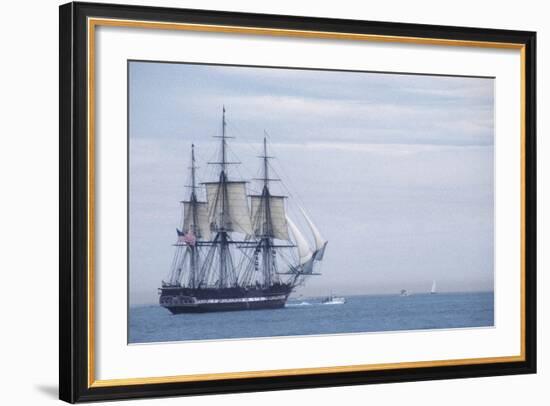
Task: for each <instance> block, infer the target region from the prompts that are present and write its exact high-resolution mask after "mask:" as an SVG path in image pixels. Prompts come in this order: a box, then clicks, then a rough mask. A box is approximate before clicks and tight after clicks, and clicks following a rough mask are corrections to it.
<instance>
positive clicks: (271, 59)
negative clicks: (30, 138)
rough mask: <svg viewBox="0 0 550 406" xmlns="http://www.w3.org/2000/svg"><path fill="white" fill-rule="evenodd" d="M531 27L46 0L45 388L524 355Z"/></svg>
mask: <svg viewBox="0 0 550 406" xmlns="http://www.w3.org/2000/svg"><path fill="white" fill-rule="evenodd" d="M535 39H536V36H535V33H533V32H525V31H508V30H495V29H480V28H460V27H444V26H427V25H415V24H398V23H385V22H372V21H354V20H335V19H319V18H306V17H290V16H278V15H258V14H246V13H231V12H217V11H204V10H183V9H167V8H156V7H141V6H122V5H105V4H93V3H69V4H66V5H63V6H61V7H60V235H61V242H60V398H61V399H63V400H65V401H68V402H79V401H93V400H109V399H121V398H137V397H153V396H175V395H192V394H207V393H230V392H242V391H260V390H273V389H291V388H307V387H322V386H333V385H354V384H368V383H377V382H399V381H412V380H426V379H444V378H461V377H476V376H488V375H504V374H520V373H534V372H535V371H536V341H535V340H536V306H535V304H536V289H535V288H536V262H535V260H536V255H535V246H536V226H535V224H536V221H535V218H536V190H535V184H536V182H535V180H536V165H535Z"/></svg>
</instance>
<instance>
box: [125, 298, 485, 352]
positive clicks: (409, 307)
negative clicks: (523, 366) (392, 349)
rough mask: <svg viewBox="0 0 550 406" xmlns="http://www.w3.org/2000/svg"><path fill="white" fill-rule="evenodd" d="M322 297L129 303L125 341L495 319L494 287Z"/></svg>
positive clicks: (386, 328) (477, 322)
mask: <svg viewBox="0 0 550 406" xmlns="http://www.w3.org/2000/svg"><path fill="white" fill-rule="evenodd" d="M321 301H322V298H311V299H303V300H289V301H288V303H287V305H286V307H285V308H283V309H275V310H254V311H236V312H222V313H198V314H179V315H172V314H170V312H168V310H166V309H164V308H162V307H160V306H159V305H144V306H135V307H131V308H130V311H129V332H128V341H129V343H151V342H166V341H184V340H222V339H232V338H253V337H277V336H293V335H311V334H315V335H317V334H345V333H361V332H378V331H399V330H420V329H442V328H445V329H449V328H465V327H483V326H493V325H494V295H493V292H478V293H438V294H435V295H430V294H412V295H410V296H399V295H366V296H347V297H346V303H344V304H323V303H321Z"/></svg>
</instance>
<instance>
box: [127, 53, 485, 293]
mask: <svg viewBox="0 0 550 406" xmlns="http://www.w3.org/2000/svg"><path fill="white" fill-rule="evenodd" d="M129 64H130V65H129V100H128V102H129V169H130V173H129V207H130V210H129V226H130V227H129V230H130V232H129V259H130V261H129V275H130V279H129V284H130V285H129V290H130V304H141V303H155V302H156V301H157V300H158V295H157V288H158V287H159V286H160V283H161V280H162V279H166V277H167V275H168V273H169V271H170V265H171V261H172V257H173V254H174V247H173V246H172V244H173V243H174V241H175V238H176V232H175V228H176V227H177V226H178V224H179V223H180V216H181V207H180V205H179V201H181V200H184V199H186V198H187V197H188V194H189V190H188V189H186V188H185V185H186V184H188V183H187V181H188V167H189V165H190V147H191V144H192V143H194V144H195V146H196V153H197V157H198V165H199V166H200V168H199V179H200V180H201V181H208V180H213V179H214V178H215V174H216V168H215V167H214V166H213V165H208V164H207V162H208V161H212V160H215V158H216V153H217V146H218V145H217V143H218V140H216V139H215V138H213V136H216V135H219V134H220V131H221V114H222V106H225V108H226V120H227V135H229V136H233V137H235V138H234V139H231V140H230V144H229V145H230V157H231V159H232V160H238V161H240V162H242V165H239V166H238V167H235V168H232V169H231V172H230V176H231V178H233V179H247V180H248V179H250V178H253V177H255V176H256V175H258V174H259V170H260V161H259V160H258V158H257V155H259V154H260V152H261V142H262V138H263V135H264V132H266V133H267V134H268V142H269V149H270V155H274V156H275V157H276V158H275V159H273V160H272V170H274V171H275V173H277V175H278V176H280V177H281V178H282V179H283V182H282V184H281V185H278V186H277V185H274V186H273V188H274V191H275V192H281V193H285V194H287V195H289V196H290V199H288V200H289V202H298V203H299V204H301V205H302V206H303V207H305V209H306V210H307V211H308V213H309V215H310V217H311V218H312V219H313V220H314V222H315V223H316V225H317V226H318V228H319V229H320V231H321V232H322V234H323V235H324V236H325V238H326V239H327V240H328V241H329V243H328V247H327V251H326V255H325V258H324V261H323V264H322V268H321V273H322V275H321V276H316V277H311V278H309V279H308V281H307V282H306V284H305V286H303V287H300V288H299V289H298V291H297V292H296V295H304V296H306V297H307V296H322V295H327V294H329V293H331V292H332V293H335V294H343V295H351V294H387V293H397V292H399V291H400V290H401V289H407V290H409V291H411V292H417V293H421V292H427V291H429V289H430V288H431V284H432V281H433V280H436V281H437V286H438V290H439V291H441V292H444V291H449V292H453V291H490V290H493V281H494V272H493V265H494V263H493V249H494V245H493V239H494V210H493V204H494V168H493V164H494V121H493V118H494V109H493V105H494V79H492V78H465V77H445V76H433V75H408V74H388V73H377V72H342V71H320V70H300V69H280V68H279V69H277V68H259V67H235V66H213V65H193V64H184V63H181V64H180V63H158V62H138V61H134V62H129ZM255 188H256V189H257V186H256V185H255V184H254V183H251V184H250V189H251V190H256V189H255ZM277 188H279V190H277ZM289 215H290V216H291V217H292V218H293V220H294V221H296V222H298V224H299V225H300V226H301V228H302V230H303V231H304V233H306V234H307V228H306V227H305V226H304V224H305V223H304V222H303V220H302V219H301V218H300V217H301V216H300V214H299V212H298V211H297V209H296V207H295V206H293V204H292V203H291V204H290V205H289ZM311 241H313V240H312V239H311Z"/></svg>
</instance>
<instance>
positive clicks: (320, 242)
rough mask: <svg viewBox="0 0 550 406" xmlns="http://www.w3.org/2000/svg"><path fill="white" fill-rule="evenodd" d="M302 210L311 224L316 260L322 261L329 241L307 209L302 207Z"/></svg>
mask: <svg viewBox="0 0 550 406" xmlns="http://www.w3.org/2000/svg"><path fill="white" fill-rule="evenodd" d="M300 211H301V212H302V214H303V216H304V218H305V219H306V222H307V225H308V226H309V228H310V230H311V233H312V234H313V238H314V240H315V260H316V261H321V260H322V259H323V256H324V255H325V249H326V247H327V243H328V241H327V240H325V239H324V238H323V236H322V235H321V233H320V231H319V230H318V229H317V227H316V226H315V224H314V223H313V221H311V219H310V218H309V216H308V215H307V213H306V211H305V210H304V209H303V208H301V207H300Z"/></svg>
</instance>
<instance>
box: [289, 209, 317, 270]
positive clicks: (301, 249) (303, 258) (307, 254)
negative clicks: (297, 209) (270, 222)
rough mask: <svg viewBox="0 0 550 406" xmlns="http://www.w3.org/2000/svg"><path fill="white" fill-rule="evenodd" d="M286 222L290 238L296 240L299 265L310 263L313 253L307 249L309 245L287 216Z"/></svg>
mask: <svg viewBox="0 0 550 406" xmlns="http://www.w3.org/2000/svg"><path fill="white" fill-rule="evenodd" d="M286 221H287V223H288V227H289V228H290V232H291V233H292V236H293V237H294V239H295V240H296V246H297V247H298V256H299V257H300V265H304V264H306V263H308V262H310V260H311V257H312V255H313V253H312V252H311V249H310V248H309V244H308V242H307V240H306V239H305V237H304V236H303V234H302V233H301V232H300V230H299V229H298V227H297V226H296V224H294V222H293V221H292V220H291V219H290V218H289V217H288V216H287V217H286Z"/></svg>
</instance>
